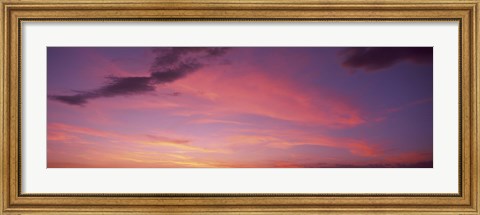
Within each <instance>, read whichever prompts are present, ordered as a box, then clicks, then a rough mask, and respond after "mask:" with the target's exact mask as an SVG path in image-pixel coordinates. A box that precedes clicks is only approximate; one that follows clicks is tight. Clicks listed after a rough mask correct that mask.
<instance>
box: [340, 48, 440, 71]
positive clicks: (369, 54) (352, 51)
mask: <svg viewBox="0 0 480 215" xmlns="http://www.w3.org/2000/svg"><path fill="white" fill-rule="evenodd" d="M340 55H341V56H343V57H344V59H343V61H342V66H343V67H346V68H350V69H363V70H365V71H366V72H374V71H377V70H382V69H385V68H388V67H391V66H393V65H395V64H397V63H399V62H402V61H409V62H412V63H416V64H429V65H431V64H432V62H433V48H432V47H373V48H364V47H355V48H346V49H344V50H342V51H341V52H340Z"/></svg>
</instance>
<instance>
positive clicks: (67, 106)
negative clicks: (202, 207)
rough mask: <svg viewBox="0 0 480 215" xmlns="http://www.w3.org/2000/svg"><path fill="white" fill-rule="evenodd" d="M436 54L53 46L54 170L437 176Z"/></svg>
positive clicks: (50, 123) (50, 137)
mask: <svg viewBox="0 0 480 215" xmlns="http://www.w3.org/2000/svg"><path fill="white" fill-rule="evenodd" d="M432 58H433V48H432V47H48V48H47V95H48V99H47V168H432V167H433V101H432V99H433V59H432Z"/></svg>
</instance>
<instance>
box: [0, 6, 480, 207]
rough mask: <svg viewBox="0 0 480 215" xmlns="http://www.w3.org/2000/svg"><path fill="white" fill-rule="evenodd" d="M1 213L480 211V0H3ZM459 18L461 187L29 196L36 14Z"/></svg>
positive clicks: (102, 18) (55, 17) (57, 17)
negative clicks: (24, 140) (442, 190)
mask: <svg viewBox="0 0 480 215" xmlns="http://www.w3.org/2000/svg"><path fill="white" fill-rule="evenodd" d="M0 5H1V17H2V20H1V29H2V34H1V36H2V46H1V47H2V48H1V54H0V55H1V58H0V65H1V76H0V77H1V78H0V79H1V81H0V88H1V89H2V93H1V100H0V102H1V106H0V113H1V114H2V117H1V118H2V123H1V131H2V135H0V136H1V144H2V147H1V155H2V157H1V159H2V165H1V172H2V180H1V191H2V192H1V201H2V204H1V206H0V207H1V212H0V213H1V214H119V213H124V214H156V213H165V214H171V213H180V214H190V213H203V214H212V213H217V214H268V213H315V214H316V213H328V214H341V213H355V214H370V213H388V214H479V205H480V200H479V195H478V194H479V185H480V180H479V174H478V166H479V163H478V160H479V153H478V150H479V135H478V129H479V128H478V125H479V121H478V114H479V105H480V88H479V84H480V77H479V75H478V66H479V60H480V58H479V56H478V52H477V51H478V47H479V44H478V40H479V34H478V29H479V27H480V26H479V24H478V23H479V12H478V11H479V10H480V7H479V6H480V3H479V1H478V0H472V1H470V0H466V1H456V0H431V1H422V0H380V1H370V0H357V1H354V0H339V1H329V0H318V1H317V0H277V1H274V0H247V1H236V0H217V1H215V0H206V1H191V0H179V1H162V0H159V1H154V0H138V1H134V0H119V1H117V0H72V1H66V0H65V1H63V0H26V1H23V0H1V4H0ZM162 20H169V21H305V22H311V21H338V22H341V21H373V22H377V21H378V22H395V21H431V22H436V21H442V20H443V21H445V20H448V21H457V22H458V23H459V26H460V27H459V35H460V41H459V47H460V49H459V51H460V52H459V53H460V56H459V62H460V64H459V67H460V68H459V75H460V77H461V80H460V83H461V86H460V92H461V93H460V95H459V98H461V100H460V103H461V104H460V107H461V109H460V115H459V116H460V125H459V126H460V144H459V147H460V156H459V157H460V160H459V169H460V172H459V181H460V183H459V190H460V192H459V193H458V194H428V193H427V194H261V193H260V194H228V193H227V194H22V193H21V190H20V188H21V171H20V168H21V162H20V161H21V158H20V150H21V148H20V142H21V140H20V134H21V133H20V132H21V130H20V129H21V124H20V120H19V119H20V117H21V113H20V110H21V103H20V101H21V98H20V97H21V89H20V84H19V80H20V75H21V67H20V66H21V60H22V58H21V52H20V51H21V49H20V47H21V32H22V31H21V26H22V23H23V22H29V21H57V22H58V21H94V22H106V21H162Z"/></svg>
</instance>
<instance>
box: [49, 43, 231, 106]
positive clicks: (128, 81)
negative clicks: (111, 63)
mask: <svg viewBox="0 0 480 215" xmlns="http://www.w3.org/2000/svg"><path fill="white" fill-rule="evenodd" d="M152 51H153V52H154V53H155V54H156V57H155V59H154V61H153V63H152V64H151V66H150V76H143V77H107V80H108V81H107V82H106V83H105V85H104V86H102V87H100V88H98V89H94V90H91V91H84V92H77V94H74V95H49V98H50V99H54V100H57V101H60V102H63V103H66V104H70V105H84V104H86V103H87V102H88V100H91V99H95V98H100V97H113V96H121V95H134V94H142V93H146V92H150V91H154V90H155V85H158V84H166V83H171V82H174V81H176V80H178V79H180V78H183V77H185V76H186V75H188V74H190V73H193V72H195V71H197V70H199V69H200V68H202V67H203V66H205V64H204V63H203V62H202V61H204V60H207V59H211V58H214V57H220V56H223V55H225V54H226V53H227V51H228V48H209V47H174V48H153V49H152ZM178 95H179V93H177V94H175V96H178Z"/></svg>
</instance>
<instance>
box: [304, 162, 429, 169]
mask: <svg viewBox="0 0 480 215" xmlns="http://www.w3.org/2000/svg"><path fill="white" fill-rule="evenodd" d="M302 167H304V168H433V161H432V160H430V161H422V162H417V163H376V164H364V165H362V164H330V163H316V164H305V165H302Z"/></svg>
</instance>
